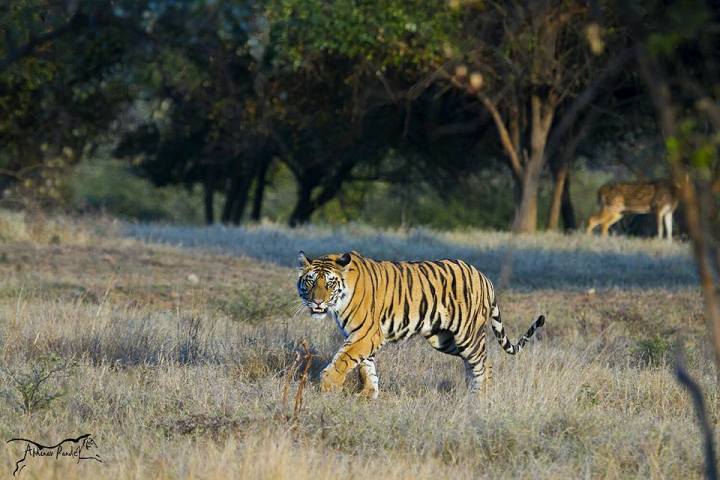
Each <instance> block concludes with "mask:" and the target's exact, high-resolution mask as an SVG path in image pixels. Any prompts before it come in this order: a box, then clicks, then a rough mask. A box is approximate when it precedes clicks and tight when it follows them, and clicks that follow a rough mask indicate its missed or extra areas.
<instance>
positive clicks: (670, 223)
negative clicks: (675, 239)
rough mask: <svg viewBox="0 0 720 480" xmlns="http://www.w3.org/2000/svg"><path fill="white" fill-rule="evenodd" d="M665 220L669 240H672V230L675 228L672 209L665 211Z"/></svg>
mask: <svg viewBox="0 0 720 480" xmlns="http://www.w3.org/2000/svg"><path fill="white" fill-rule="evenodd" d="M663 219H664V220H665V234H666V235H667V238H668V242H672V230H673V212H672V210H670V211H669V212H666V213H665V216H664V218H663Z"/></svg>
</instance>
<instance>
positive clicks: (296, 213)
mask: <svg viewBox="0 0 720 480" xmlns="http://www.w3.org/2000/svg"><path fill="white" fill-rule="evenodd" d="M312 189H313V187H312V185H311V184H309V183H302V182H298V193H297V200H296V202H295V208H293V211H292V213H291V214H290V220H289V221H288V223H289V225H290V227H292V228H295V227H297V226H298V225H303V224H305V223H308V222H309V221H310V217H311V216H312V214H313V211H314V210H315V208H314V207H313V204H312V199H311V195H312Z"/></svg>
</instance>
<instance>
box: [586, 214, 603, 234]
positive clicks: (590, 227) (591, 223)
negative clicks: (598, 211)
mask: <svg viewBox="0 0 720 480" xmlns="http://www.w3.org/2000/svg"><path fill="white" fill-rule="evenodd" d="M597 217H598V215H591V216H590V218H588V224H587V229H586V230H585V233H587V234H591V233H592V231H593V230H594V229H595V227H597V226H598V224H599V223H600V221H599V220H598V219H597Z"/></svg>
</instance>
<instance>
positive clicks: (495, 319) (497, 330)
mask: <svg viewBox="0 0 720 480" xmlns="http://www.w3.org/2000/svg"><path fill="white" fill-rule="evenodd" d="M490 323H491V325H492V331H493V333H494V334H495V338H497V341H498V343H499V344H500V346H501V347H502V349H503V350H505V351H506V352H507V353H509V354H510V355H515V354H516V353H518V352H519V351H520V350H522V349H523V347H524V346H525V344H526V343H527V341H528V340H530V338H531V337H532V336H533V334H535V331H536V330H537V329H538V328H540V327H542V326H543V325H545V315H540V316H539V317H538V318H537V320H535V321H534V322H533V324H532V325H530V328H528V331H527V332H525V335H523V336H522V337H520V340H518V342H517V344H515V345H513V343H512V342H511V341H510V339H509V338H508V336H507V334H506V333H505V327H504V326H503V323H502V320H501V319H500V309H499V308H498V306H497V304H496V303H495V302H493V304H492V315H491V316H490Z"/></svg>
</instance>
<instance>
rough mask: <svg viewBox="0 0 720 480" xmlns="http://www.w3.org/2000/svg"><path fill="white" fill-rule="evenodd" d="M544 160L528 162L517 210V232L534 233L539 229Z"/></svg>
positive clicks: (515, 226)
mask: <svg viewBox="0 0 720 480" xmlns="http://www.w3.org/2000/svg"><path fill="white" fill-rule="evenodd" d="M541 168H542V160H535V162H534V163H533V162H532V161H531V162H530V163H528V165H527V166H526V168H525V175H524V177H523V181H522V191H521V192H520V205H518V208H517V209H516V210H515V220H514V221H513V231H514V232H515V233H533V232H535V231H536V230H537V194H538V188H539V186H540V169H541Z"/></svg>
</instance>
